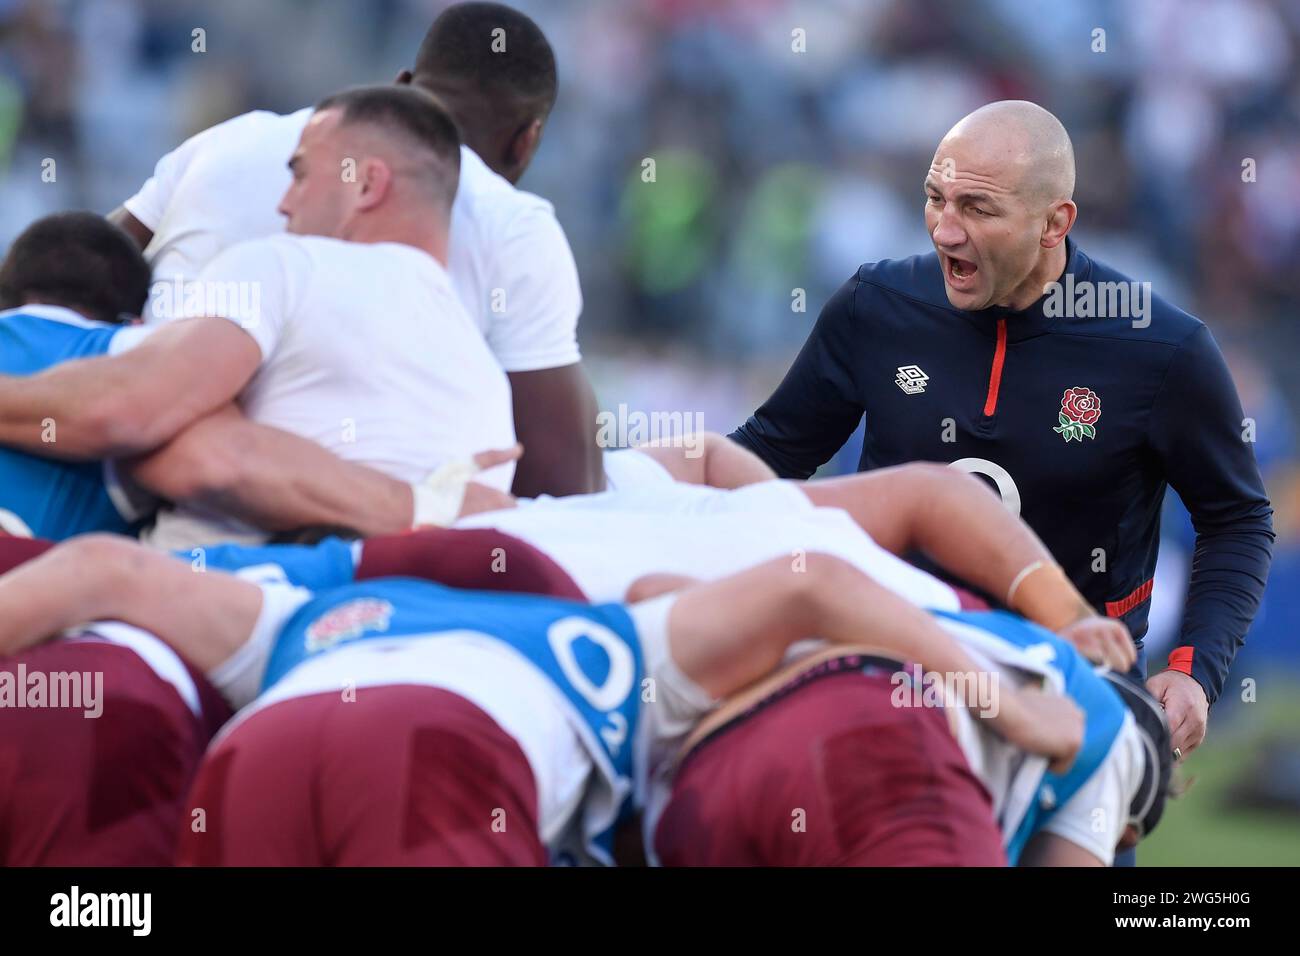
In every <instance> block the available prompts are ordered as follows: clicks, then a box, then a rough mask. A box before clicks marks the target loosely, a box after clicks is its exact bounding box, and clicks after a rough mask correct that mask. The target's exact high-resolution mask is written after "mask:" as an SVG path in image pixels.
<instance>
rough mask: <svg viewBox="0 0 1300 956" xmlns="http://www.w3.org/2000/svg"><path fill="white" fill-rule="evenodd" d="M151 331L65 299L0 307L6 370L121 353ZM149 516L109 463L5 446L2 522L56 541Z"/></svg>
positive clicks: (1, 363)
mask: <svg viewBox="0 0 1300 956" xmlns="http://www.w3.org/2000/svg"><path fill="white" fill-rule="evenodd" d="M146 334H147V330H145V329H144V328H142V327H140V326H119V325H108V324H106V323H103V322H92V321H90V320H89V319H86V318H83V317H82V316H80V315H79V314H77V313H76V312H73V311H72V310H71V309H65V308H63V307H61V306H52V305H27V306H23V307H22V308H20V309H10V310H9V311H7V312H0V373H3V374H5V375H20V376H21V375H34V374H36V373H37V372H41V371H44V370H45V369H47V368H49V367H50V366H53V365H57V364H59V363H60V362H65V361H68V360H70V359H79V358H89V357H92V356H97V355H112V354H117V353H119V352H122V351H125V350H126V349H127V348H130V347H131V346H132V345H134V344H135V343H136V342H138V341H140V340H141V339H142V338H143V337H144V336H145V335H146ZM53 427H54V428H55V429H57V428H58V423H57V422H54V423H53ZM57 437H58V433H57V430H56V431H55V438H56V440H57ZM143 517H144V515H143V514H141V513H139V512H138V511H137V510H136V506H135V504H133V503H132V501H131V500H130V499H129V497H128V495H127V494H126V491H125V490H124V489H123V488H122V486H121V485H120V483H119V482H118V481H117V478H116V475H115V473H114V470H113V466H112V464H111V463H110V462H104V463H102V464H101V463H99V462H67V461H56V460H54V459H52V458H40V457H38V456H36V455H29V454H27V453H26V452H21V451H16V450H14V449H11V448H0V526H3V527H4V528H5V529H6V530H8V531H9V532H10V533H11V534H19V535H24V536H31V537H36V538H48V539H50V540H53V541H61V540H63V539H64V538H69V537H71V536H73V535H76V534H83V533H86V532H91V531H112V532H116V533H118V534H131V533H134V531H135V530H136V529H137V527H138V525H139V521H140V519H141V518H143Z"/></svg>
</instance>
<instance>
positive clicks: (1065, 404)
mask: <svg viewBox="0 0 1300 956" xmlns="http://www.w3.org/2000/svg"><path fill="white" fill-rule="evenodd" d="M1099 418H1101V399H1100V398H1098V397H1097V393H1096V392H1094V391H1093V390H1092V389H1090V388H1077V387H1076V388H1067V389H1066V390H1065V395H1064V396H1063V397H1062V398H1061V411H1060V413H1059V414H1058V415H1057V419H1058V420H1059V421H1060V423H1061V424H1060V426H1059V427H1057V428H1053V429H1052V431H1054V432H1056V433H1057V434H1058V435H1060V436H1061V437H1062V438H1064V439H1065V440H1066V441H1083V440H1084V438H1096V437H1097V429H1096V427H1095V426H1096V424H1097V419H1099Z"/></svg>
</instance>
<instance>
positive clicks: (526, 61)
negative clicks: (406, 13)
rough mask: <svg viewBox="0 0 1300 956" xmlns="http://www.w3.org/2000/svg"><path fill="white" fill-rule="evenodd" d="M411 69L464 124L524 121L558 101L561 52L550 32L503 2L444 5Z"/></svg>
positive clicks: (483, 125)
mask: <svg viewBox="0 0 1300 956" xmlns="http://www.w3.org/2000/svg"><path fill="white" fill-rule="evenodd" d="M411 73H412V77H413V80H414V82H415V83H416V84H417V85H419V86H422V87H424V88H425V89H427V90H431V91H432V92H433V93H434V94H436V95H437V96H438V97H439V98H440V99H442V100H443V102H445V103H446V104H447V105H448V107H449V108H450V109H451V111H452V114H453V115H454V116H455V117H456V120H457V122H458V123H460V124H461V125H462V127H463V128H472V129H489V128H493V129H498V130H499V129H501V128H512V129H513V128H518V127H520V126H522V125H524V124H525V123H530V122H532V121H533V120H536V119H541V120H545V119H546V117H547V116H548V115H549V114H550V112H551V107H552V106H554V105H555V93H556V88H557V85H558V81H557V79H556V72H555V52H554V51H553V50H552V49H551V44H550V43H549V42H548V41H547V39H546V34H544V33H542V30H541V28H540V27H539V26H538V25H537V24H536V23H534V22H533V21H532V20H531V19H530V18H529V17H527V16H525V15H524V14H522V13H520V12H519V11H518V10H515V9H513V8H511V7H507V6H506V5H505V4H502V3H458V4H455V5H454V6H450V7H448V8H447V9H446V10H444V11H443V12H442V14H441V15H440V16H439V17H438V19H437V20H434V21H433V25H432V26H430V27H429V32H428V33H426V34H425V36H424V42H423V43H421V44H420V51H419V53H417V54H416V57H415V66H414V67H413V68H412V70H411Z"/></svg>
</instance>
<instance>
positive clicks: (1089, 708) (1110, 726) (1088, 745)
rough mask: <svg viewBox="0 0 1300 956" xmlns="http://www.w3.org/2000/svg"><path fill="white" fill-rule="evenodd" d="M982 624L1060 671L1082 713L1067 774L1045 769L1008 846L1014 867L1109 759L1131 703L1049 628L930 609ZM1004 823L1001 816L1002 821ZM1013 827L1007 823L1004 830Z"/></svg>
mask: <svg viewBox="0 0 1300 956" xmlns="http://www.w3.org/2000/svg"><path fill="white" fill-rule="evenodd" d="M931 613H933V614H935V615H937V616H939V617H944V618H948V619H950V620H954V621H960V622H962V623H964V624H969V625H971V626H972V627H975V628H978V629H979V630H980V631H982V632H983V633H984V634H985V635H989V636H992V637H993V638H995V639H997V640H999V641H1003V642H1005V643H1006V644H1008V645H1010V646H1012V647H1014V648H1018V649H1020V650H1026V649H1030V648H1033V649H1034V651H1035V659H1036V660H1038V661H1039V662H1041V663H1043V664H1045V665H1046V666H1047V667H1050V668H1051V669H1052V670H1054V671H1056V673H1057V674H1059V675H1060V677H1061V680H1062V682H1063V685H1064V691H1065V693H1066V694H1067V695H1068V696H1069V697H1070V698H1071V699H1072V700H1073V701H1074V702H1075V704H1077V705H1078V706H1079V708H1080V709H1081V710H1082V711H1083V713H1084V731H1083V745H1082V746H1081V747H1080V748H1079V753H1078V756H1077V757H1075V760H1074V763H1073V764H1072V765H1071V766H1070V769H1069V770H1068V771H1067V772H1066V773H1064V774H1055V773H1052V772H1050V771H1045V772H1044V773H1043V775H1042V778H1041V779H1040V780H1039V782H1038V789H1037V793H1036V795H1035V799H1033V800H1030V801H1029V803H1028V806H1027V807H1026V808H1025V810H1024V814H1023V816H1022V817H1021V819H1020V821H1019V822H1018V823H1017V824H1016V826H1015V829H1014V831H1011V832H1012V837H1011V840H1010V842H1009V843H1008V845H1007V861H1008V862H1009V863H1010V864H1011V865H1012V866H1015V865H1016V862H1017V861H1018V860H1019V859H1020V854H1021V853H1022V852H1023V851H1024V849H1025V845H1026V844H1027V843H1028V842H1029V840H1030V838H1031V837H1032V836H1033V835H1034V834H1035V833H1037V832H1038V831H1039V830H1041V829H1042V828H1043V827H1044V826H1045V825H1046V824H1047V822H1048V821H1049V820H1051V819H1052V817H1053V816H1055V815H1056V812H1057V810H1059V809H1060V808H1061V807H1063V806H1064V805H1065V804H1066V803H1068V802H1069V800H1070V798H1071V797H1073V796H1074V795H1075V793H1077V792H1078V791H1079V788H1080V787H1082V786H1083V785H1084V784H1085V783H1086V782H1087V781H1088V778H1089V777H1091V776H1092V775H1093V774H1094V773H1096V771H1097V768H1098V767H1100V766H1101V764H1102V762H1103V761H1104V760H1105V759H1106V755H1107V754H1108V753H1110V749H1111V745H1112V744H1113V743H1114V742H1115V738H1116V736H1118V734H1119V732H1120V730H1121V728H1122V727H1123V725H1124V717H1125V715H1126V714H1127V713H1128V707H1127V705H1126V704H1125V703H1124V701H1123V699H1122V698H1121V697H1120V696H1119V694H1118V693H1116V691H1115V690H1114V689H1113V688H1112V687H1111V686H1110V685H1109V684H1108V683H1107V682H1106V681H1105V680H1104V679H1102V678H1101V677H1099V676H1097V673H1096V671H1095V670H1094V668H1093V665H1092V663H1091V662H1089V661H1088V660H1087V659H1085V658H1084V657H1083V655H1081V654H1080V653H1079V652H1078V651H1077V650H1076V649H1075V647H1074V645H1072V644H1070V643H1069V642H1067V641H1065V640H1064V639H1062V638H1060V637H1058V636H1057V635H1056V634H1053V633H1052V632H1051V631H1049V630H1047V629H1046V628H1043V627H1040V626H1038V625H1037V624H1034V623H1033V622H1031V621H1026V620H1025V619H1024V618H1022V617H1020V616H1018V615H1016V614H1010V613H1008V612H1006V611H961V612H957V613H951V612H948V611H933V612H931ZM1000 822H1001V821H1000ZM1010 829H1011V828H1010V827H1008V826H1006V825H1005V823H1004V826H1003V832H1008V831H1009V830H1010Z"/></svg>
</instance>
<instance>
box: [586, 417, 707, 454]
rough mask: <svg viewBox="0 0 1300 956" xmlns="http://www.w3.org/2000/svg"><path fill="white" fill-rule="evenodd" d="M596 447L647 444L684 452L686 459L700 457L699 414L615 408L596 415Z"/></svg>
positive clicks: (701, 433)
mask: <svg viewBox="0 0 1300 956" xmlns="http://www.w3.org/2000/svg"><path fill="white" fill-rule="evenodd" d="M596 427H597V431H596V444H597V445H598V446H599V447H601V448H628V447H632V446H636V445H646V444H650V443H654V444H658V445H673V446H677V447H680V448H684V449H686V457H687V458H698V457H700V455H702V454H704V413H703V412H641V411H629V410H628V407H627V405H626V404H619V406H618V410H617V411H615V412H600V413H599V414H597V415H596Z"/></svg>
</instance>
